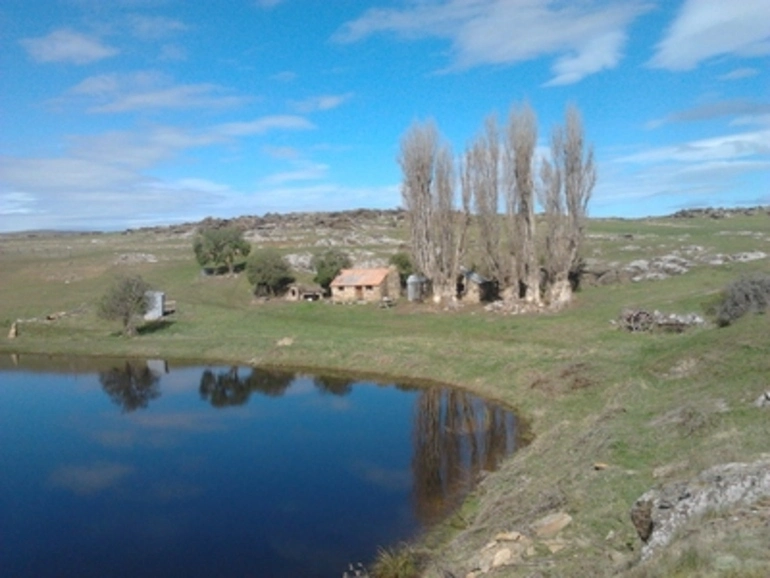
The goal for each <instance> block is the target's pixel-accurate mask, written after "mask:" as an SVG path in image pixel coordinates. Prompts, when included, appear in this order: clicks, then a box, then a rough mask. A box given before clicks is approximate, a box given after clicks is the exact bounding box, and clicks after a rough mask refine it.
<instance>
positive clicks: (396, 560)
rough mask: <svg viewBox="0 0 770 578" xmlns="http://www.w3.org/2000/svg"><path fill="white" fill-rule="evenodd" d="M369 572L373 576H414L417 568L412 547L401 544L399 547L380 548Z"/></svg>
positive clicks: (389, 577)
mask: <svg viewBox="0 0 770 578" xmlns="http://www.w3.org/2000/svg"><path fill="white" fill-rule="evenodd" d="M371 573H372V576H373V577H374V578H416V576H418V575H419V568H418V564H417V560H416V556H415V554H414V552H413V551H412V549H411V548H409V547H408V546H406V545H402V546H401V547H399V548H388V549H385V548H380V550H379V551H378V552H377V560H375V562H374V566H373V567H372V572H371Z"/></svg>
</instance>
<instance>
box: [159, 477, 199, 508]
mask: <svg viewBox="0 0 770 578" xmlns="http://www.w3.org/2000/svg"><path fill="white" fill-rule="evenodd" d="M202 493H203V488H202V487H201V486H198V485H195V484H190V483H188V482H184V481H177V480H164V481H159V482H155V483H153V484H152V485H151V486H150V494H151V496H152V497H153V498H154V499H155V500H157V501H159V502H164V503H168V502H176V501H184V500H189V499H191V498H195V497H197V496H200V495H201V494H202Z"/></svg>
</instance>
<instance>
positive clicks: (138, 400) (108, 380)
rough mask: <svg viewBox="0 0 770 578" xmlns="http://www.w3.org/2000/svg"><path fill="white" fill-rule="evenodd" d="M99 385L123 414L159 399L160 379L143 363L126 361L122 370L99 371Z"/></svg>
mask: <svg viewBox="0 0 770 578" xmlns="http://www.w3.org/2000/svg"><path fill="white" fill-rule="evenodd" d="M99 383H101V384H102V389H103V390H104V392H105V393H106V394H107V395H109V396H110V399H112V401H113V402H114V403H115V404H117V405H119V406H120V407H121V411H123V412H124V413H128V412H132V411H134V410H137V409H140V408H145V407H147V406H148V405H149V403H150V400H152V399H156V398H158V397H160V377H159V376H158V375H157V374H155V373H154V372H152V371H151V370H150V368H149V367H147V365H146V364H144V363H142V364H140V363H138V362H130V361H127V362H126V364H125V365H124V366H123V367H122V368H121V367H113V368H112V369H110V370H109V371H100V372H99Z"/></svg>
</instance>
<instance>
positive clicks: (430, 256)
mask: <svg viewBox="0 0 770 578" xmlns="http://www.w3.org/2000/svg"><path fill="white" fill-rule="evenodd" d="M398 162H399V164H400V165H401V170H402V173H403V183H402V187H401V196H402V199H403V202H404V208H405V209H406V210H407V214H408V222H409V232H410V241H411V249H412V258H413V260H414V264H415V265H416V267H417V269H418V270H419V271H420V272H422V273H423V274H424V275H426V276H427V277H428V278H429V279H430V280H431V281H432V283H433V289H434V292H435V293H436V294H437V295H438V296H440V297H449V296H452V295H454V294H455V275H456V274H457V269H458V264H459V261H460V259H461V258H462V255H463V252H464V248H465V239H466V231H467V227H468V221H469V219H470V206H469V202H468V201H467V199H466V197H465V193H464V194H463V212H462V213H461V214H459V215H458V213H457V211H456V210H455V207H454V196H455V180H456V179H455V170H454V160H453V157H452V153H451V150H450V149H449V147H448V146H447V145H445V144H441V143H440V139H439V134H438V130H437V129H436V126H435V124H433V123H430V122H429V123H426V124H423V125H419V124H416V125H414V126H412V128H410V129H409V131H407V133H406V135H405V136H404V138H403V139H402V141H401V153H400V155H399V159H398Z"/></svg>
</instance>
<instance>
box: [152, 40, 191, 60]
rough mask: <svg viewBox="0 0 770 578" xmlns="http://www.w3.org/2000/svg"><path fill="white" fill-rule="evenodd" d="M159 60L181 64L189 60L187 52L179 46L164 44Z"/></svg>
mask: <svg viewBox="0 0 770 578" xmlns="http://www.w3.org/2000/svg"><path fill="white" fill-rule="evenodd" d="M158 59H159V60H162V61H164V62H181V61H183V60H187V50H185V48H184V47H183V46H180V45H178V44H164V45H163V46H161V47H160V54H159V55H158Z"/></svg>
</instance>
